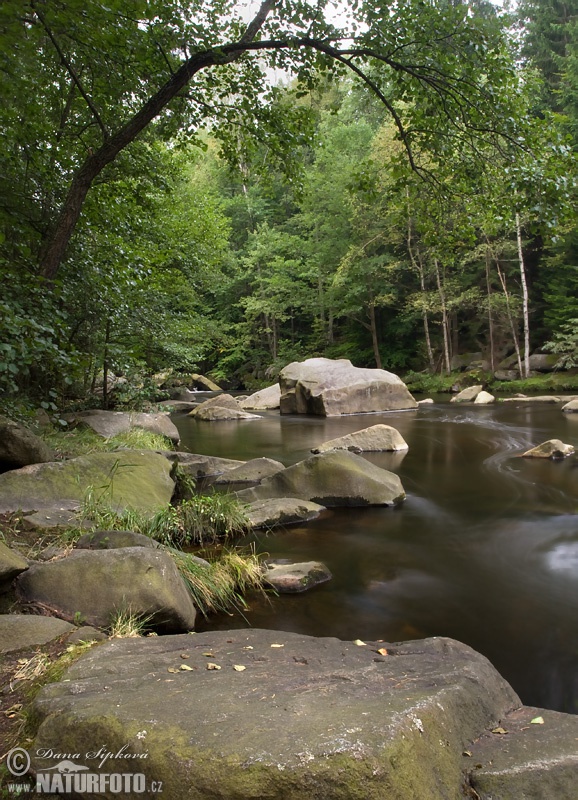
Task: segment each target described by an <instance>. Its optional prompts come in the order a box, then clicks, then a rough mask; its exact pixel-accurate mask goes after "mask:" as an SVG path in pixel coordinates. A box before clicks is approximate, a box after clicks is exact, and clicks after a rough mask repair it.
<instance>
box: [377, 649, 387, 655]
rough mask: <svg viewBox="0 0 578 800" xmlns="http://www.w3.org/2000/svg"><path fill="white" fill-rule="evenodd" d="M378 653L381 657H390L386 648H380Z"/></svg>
mask: <svg viewBox="0 0 578 800" xmlns="http://www.w3.org/2000/svg"><path fill="white" fill-rule="evenodd" d="M377 652H378V653H379V655H380V656H387V655H388V652H387V650H386V649H385V647H380V648H379V650H378V651H377Z"/></svg>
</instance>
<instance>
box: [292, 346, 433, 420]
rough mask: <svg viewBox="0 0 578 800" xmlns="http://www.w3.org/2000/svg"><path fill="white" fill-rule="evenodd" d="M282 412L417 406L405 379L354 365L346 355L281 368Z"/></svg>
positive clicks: (349, 411) (323, 412) (335, 412)
mask: <svg viewBox="0 0 578 800" xmlns="http://www.w3.org/2000/svg"><path fill="white" fill-rule="evenodd" d="M279 384H280V387H281V401H280V405H281V413H282V414H317V415H321V416H325V417H328V416H339V415H341V414H360V413H368V412H372V411H399V410H404V409H413V408H417V403H416V401H415V400H414V398H413V397H412V396H411V394H410V393H409V390H408V388H407V386H406V385H405V383H404V382H403V381H402V380H401V378H398V376H397V375H394V374H393V373H392V372H386V371H385V370H383V369H361V368H359V367H354V366H353V365H352V363H351V361H349V360H348V359H346V358H341V359H336V360H332V359H330V358H309V359H307V360H306V361H302V362H299V361H294V362H293V363H292V364H288V365H287V366H286V367H284V368H283V369H282V370H281V373H280V375H279Z"/></svg>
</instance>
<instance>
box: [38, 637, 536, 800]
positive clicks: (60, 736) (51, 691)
mask: <svg viewBox="0 0 578 800" xmlns="http://www.w3.org/2000/svg"><path fill="white" fill-rule="evenodd" d="M208 654H210V655H208ZM209 663H212V664H215V665H216V666H217V667H220V669H214V668H213V669H211V668H207V667H208V665H209ZM182 665H185V666H186V667H187V669H186V670H182V669H181V667H182ZM239 667H241V668H242V667H244V669H239ZM103 686H106V691H103ZM519 705H520V702H519V699H518V698H517V696H516V695H515V693H514V692H513V690H512V689H511V687H510V686H508V684H507V683H506V682H505V681H504V680H503V678H501V677H500V675H499V674H498V673H497V672H496V670H495V669H494V668H493V667H492V666H491V664H490V663H489V662H488V661H487V659H485V658H484V657H483V656H481V655H479V654H477V653H475V652H474V651H473V650H471V649H470V648H468V647H466V646H465V645H462V644H460V643H458V642H454V641H452V640H448V639H426V640H425V641H419V642H406V643H403V644H397V645H390V644H386V643H383V642H379V643H368V644H366V645H363V646H357V645H356V644H354V643H353V642H344V641H339V640H338V639H329V638H323V639H319V638H314V637H310V636H301V635H298V634H293V633H286V632H282V631H266V630H254V629H245V630H234V631H218V632H209V633H197V634H195V635H194V636H164V637H158V638H154V639H141V640H134V639H133V640H128V639H126V640H116V641H115V640H113V641H110V642H108V643H105V644H103V645H101V646H100V647H99V648H97V649H96V650H93V651H91V652H89V653H88V654H87V655H85V656H83V657H82V658H81V659H79V660H78V661H77V662H76V664H74V665H73V666H72V667H71V668H70V669H69V670H68V672H67V673H66V674H65V675H64V677H63V680H62V682H61V683H58V684H52V685H50V686H47V687H45V688H44V689H43V690H42V691H41V693H40V694H39V695H38V697H37V699H36V702H35V706H34V711H35V713H36V714H37V715H38V717H39V719H40V720H41V724H40V728H39V730H38V734H37V737H36V740H35V742H34V744H33V746H32V747H31V748H30V752H31V753H33V754H34V756H33V768H34V769H35V770H43V769H49V768H51V767H54V766H55V764H54V762H53V760H52V759H49V758H39V757H38V753H40V752H41V750H42V748H51V749H52V750H53V751H54V752H59V753H66V752H73V753H80V754H81V755H80V758H79V759H77V760H76V761H77V763H78V764H79V765H84V766H89V767H90V768H91V769H92V770H95V771H98V765H97V764H96V763H95V762H94V761H93V760H92V761H91V760H90V759H87V757H86V756H85V754H86V753H91V752H96V751H98V749H99V747H101V746H102V742H103V741H104V742H106V743H107V748H108V750H110V751H111V752H113V753H115V752H117V751H118V750H121V748H124V749H125V751H128V752H130V753H131V754H135V755H136V756H138V755H139V754H143V753H147V754H148V755H147V756H146V758H142V759H141V758H138V757H137V758H133V759H126V758H125V759H124V760H121V759H119V760H118V761H114V760H110V761H108V762H107V763H106V765H105V766H104V767H102V768H101V770H100V771H102V772H107V773H110V772H133V773H137V772H139V773H140V772H143V773H144V774H145V775H146V779H147V783H148V784H149V785H150V781H153V780H154V781H163V796H165V797H167V798H185V797H186V798H188V800H207V798H211V800H231V798H235V799H236V800H245V798H246V799H247V800H249V799H250V800H257V798H283V800H313V799H316V800H327V799H328V798H331V800H384V798H387V800H411V799H412V798H413V799H414V800H418V799H419V800H422V799H423V798H425V797H427V798H428V800H459V799H461V798H463V793H462V787H463V783H464V776H463V773H462V752H463V750H464V749H465V747H466V746H468V744H469V742H470V741H471V740H473V739H475V738H477V737H478V736H479V735H481V734H482V733H483V732H484V731H485V730H487V729H488V728H490V727H492V726H493V725H495V724H496V721H497V720H499V719H500V718H501V717H503V716H504V715H505V714H506V713H507V712H508V711H509V710H510V709H511V708H513V707H515V706H519ZM103 796H104V797H107V798H108V797H112V796H113V795H112V794H110V793H105V794H104V795H103Z"/></svg>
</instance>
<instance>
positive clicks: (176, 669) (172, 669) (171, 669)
mask: <svg viewBox="0 0 578 800" xmlns="http://www.w3.org/2000/svg"><path fill="white" fill-rule="evenodd" d="M178 671H179V668H178V667H169V668H168V670H167V672H178Z"/></svg>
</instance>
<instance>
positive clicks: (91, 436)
mask: <svg viewBox="0 0 578 800" xmlns="http://www.w3.org/2000/svg"><path fill="white" fill-rule="evenodd" d="M41 436H42V438H43V439H44V440H45V442H46V443H47V444H48V445H49V446H50V447H51V448H52V449H53V450H54V451H55V453H56V455H57V456H58V457H59V458H74V457H75V456H84V455H89V454H90V453H107V452H111V451H114V450H121V449H129V450H172V449H173V443H172V442H171V440H170V439H168V438H167V437H166V436H161V435H160V434H158V433H151V431H147V430H145V429H144V428H131V429H130V430H128V431H124V433H119V434H117V435H116V436H111V437H110V439H104V438H103V437H102V436H99V435H98V434H97V433H95V432H94V431H93V430H92V429H91V428H88V427H87V426H83V425H79V426H78V427H76V428H72V429H70V430H57V429H56V428H53V429H50V430H48V431H42V432H41Z"/></svg>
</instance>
